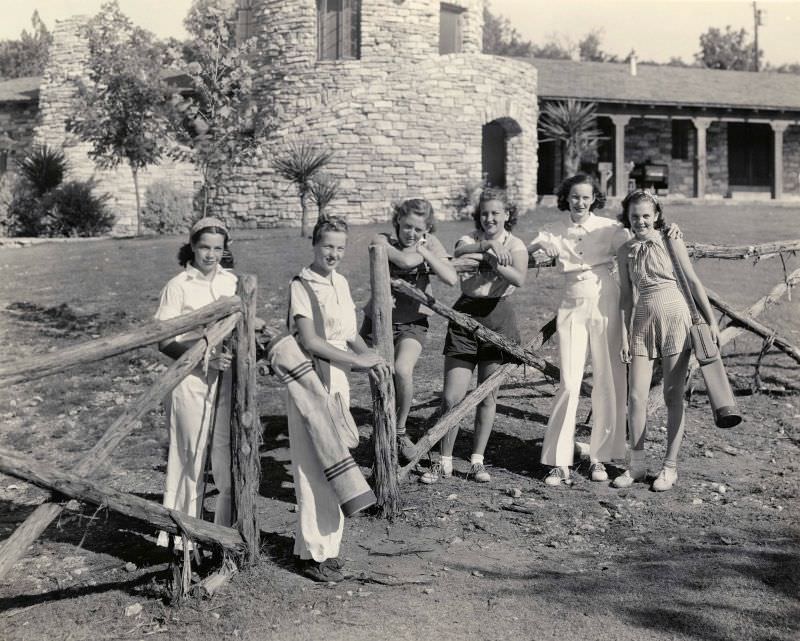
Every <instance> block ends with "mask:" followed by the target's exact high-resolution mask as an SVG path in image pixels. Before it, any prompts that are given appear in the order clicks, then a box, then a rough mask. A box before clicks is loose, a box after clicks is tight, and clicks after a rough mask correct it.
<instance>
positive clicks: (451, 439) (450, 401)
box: [441, 356, 475, 456]
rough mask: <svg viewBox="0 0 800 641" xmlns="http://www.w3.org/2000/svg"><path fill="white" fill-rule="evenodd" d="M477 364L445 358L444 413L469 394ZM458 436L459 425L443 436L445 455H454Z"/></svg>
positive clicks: (442, 445) (442, 447)
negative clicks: (473, 371) (468, 390)
mask: <svg viewBox="0 0 800 641" xmlns="http://www.w3.org/2000/svg"><path fill="white" fill-rule="evenodd" d="M474 368H475V366H474V365H473V364H472V363H470V362H469V361H462V360H461V359H458V358H453V357H452V356H445V359H444V390H442V410H441V413H442V415H444V414H445V413H446V412H447V411H448V410H450V409H452V408H454V407H455V406H456V405H458V404H459V403H460V402H461V401H463V400H464V397H465V396H466V395H467V389H468V388H469V383H470V381H471V380H472V370H473V369H474ZM456 436H458V427H454V428H453V429H452V430H450V431H449V432H448V433H447V434H445V436H444V437H443V438H442V443H441V452H442V455H443V456H453V446H454V445H455V443H456Z"/></svg>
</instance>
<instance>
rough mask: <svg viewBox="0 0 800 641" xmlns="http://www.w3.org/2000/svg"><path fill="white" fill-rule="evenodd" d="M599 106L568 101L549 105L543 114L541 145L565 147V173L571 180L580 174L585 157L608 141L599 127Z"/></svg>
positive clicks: (540, 126) (547, 103)
mask: <svg viewBox="0 0 800 641" xmlns="http://www.w3.org/2000/svg"><path fill="white" fill-rule="evenodd" d="M596 108H597V105H596V104H595V103H593V102H581V101H579V100H572V99H569V100H564V101H556V102H545V103H544V104H543V105H542V108H541V112H540V114H539V133H540V136H541V137H540V138H539V142H550V141H560V142H563V143H564V147H565V154H564V170H565V171H566V173H567V175H568V176H572V175H574V174H576V173H578V169H579V167H580V164H581V157H582V156H583V155H584V154H586V153H589V152H592V151H596V150H597V146H598V145H599V144H600V142H601V141H602V140H604V136H603V132H602V131H600V129H598V127H597V111H596Z"/></svg>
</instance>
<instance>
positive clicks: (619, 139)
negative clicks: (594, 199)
mask: <svg viewBox="0 0 800 641" xmlns="http://www.w3.org/2000/svg"><path fill="white" fill-rule="evenodd" d="M609 118H611V122H613V123H614V195H615V196H617V197H619V198H621V197H622V196H625V195H626V194H627V193H628V172H627V171H625V125H627V124H628V122H629V121H630V119H631V117H630V116H619V115H617V116H609Z"/></svg>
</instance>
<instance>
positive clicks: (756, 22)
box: [753, 0, 767, 71]
mask: <svg viewBox="0 0 800 641" xmlns="http://www.w3.org/2000/svg"><path fill="white" fill-rule="evenodd" d="M766 13H767V12H766V11H765V10H764V9H759V8H758V3H757V2H755V0H753V33H754V36H755V37H754V39H753V40H754V42H753V64H754V66H755V70H756V71H758V70H759V61H758V28H759V27H761V26H763V25H764V16H765V15H766Z"/></svg>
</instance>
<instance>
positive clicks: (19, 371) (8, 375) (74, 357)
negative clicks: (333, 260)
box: [0, 297, 241, 385]
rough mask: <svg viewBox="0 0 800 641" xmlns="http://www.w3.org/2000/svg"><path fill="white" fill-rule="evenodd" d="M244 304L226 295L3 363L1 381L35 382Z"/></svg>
mask: <svg viewBox="0 0 800 641" xmlns="http://www.w3.org/2000/svg"><path fill="white" fill-rule="evenodd" d="M240 306H241V301H240V300H239V298H238V297H231V298H223V299H220V300H218V301H216V302H214V303H212V304H211V305H206V306H205V307H202V308H201V309H198V310H196V311H194V312H191V313H189V314H185V315H183V316H177V317H176V318H171V319H169V320H165V321H152V322H149V323H147V324H145V325H142V326H141V327H139V328H137V329H135V330H133V331H130V332H125V333H124V334H115V335H113V336H105V337H103V338H98V339H96V340H92V341H86V342H84V343H80V344H79V345H73V346H71V347H66V348H64V349H61V350H58V351H56V352H53V353H52V354H46V355H44V356H42V355H37V356H32V357H31V358H24V359H21V360H18V361H15V362H13V363H1V364H0V381H2V382H3V384H4V385H13V384H14V383H23V382H27V381H35V380H37V379H40V378H44V377H45V376H50V375H52V374H58V373H60V372H64V371H66V370H68V369H71V368H73V367H77V366H79V365H86V364H88V363H94V362H97V361H101V360H103V359H104V358H108V357H110V356H117V355H119V354H124V353H125V352H129V351H131V350H134V349H138V348H139V347H143V346H145V345H151V344H153V343H158V342H159V341H162V340H166V339H167V338H170V337H172V336H177V335H178V334H183V333H184V332H186V331H188V330H190V329H193V328H195V327H197V326H198V325H207V324H208V323H211V322H214V321H216V320H218V319H220V318H224V317H225V316H229V315H230V314H233V313H234V312H236V311H238V310H239V308H240Z"/></svg>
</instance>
